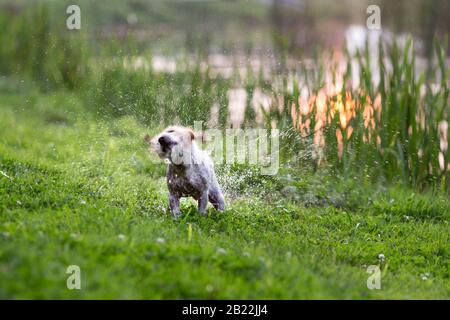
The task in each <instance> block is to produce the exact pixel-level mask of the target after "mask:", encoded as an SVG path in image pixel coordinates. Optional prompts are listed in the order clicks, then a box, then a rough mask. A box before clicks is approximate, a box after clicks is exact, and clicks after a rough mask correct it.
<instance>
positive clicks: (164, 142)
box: [158, 136, 169, 146]
mask: <svg viewBox="0 0 450 320" xmlns="http://www.w3.org/2000/svg"><path fill="white" fill-rule="evenodd" d="M158 142H159V144H160V145H162V146H163V145H167V144H168V143H169V138H168V137H166V136H162V137H160V138H159V139H158Z"/></svg>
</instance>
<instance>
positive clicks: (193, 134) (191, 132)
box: [189, 129, 195, 141]
mask: <svg viewBox="0 0 450 320" xmlns="http://www.w3.org/2000/svg"><path fill="white" fill-rule="evenodd" d="M189 134H190V136H191V141H192V140H194V139H195V133H194V131H192V130H191V129H189Z"/></svg>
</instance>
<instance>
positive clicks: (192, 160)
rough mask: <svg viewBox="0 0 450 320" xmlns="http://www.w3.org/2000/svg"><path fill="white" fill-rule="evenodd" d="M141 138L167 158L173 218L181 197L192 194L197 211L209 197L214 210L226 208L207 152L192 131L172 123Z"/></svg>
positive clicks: (178, 208)
mask: <svg viewBox="0 0 450 320" xmlns="http://www.w3.org/2000/svg"><path fill="white" fill-rule="evenodd" d="M144 140H145V141H146V142H147V143H149V144H150V145H151V146H152V148H153V150H154V151H155V152H156V153H157V154H158V156H159V157H160V158H161V159H165V160H168V163H169V167H168V170H167V186H168V189H169V206H170V211H171V212H172V214H173V216H174V218H175V219H176V218H178V216H179V215H180V198H181V197H193V198H194V199H196V200H197V201H198V211H199V212H200V213H201V214H203V215H204V214H206V206H207V205H208V201H209V202H211V204H212V205H213V206H214V208H215V209H216V210H219V211H223V210H224V209H225V201H224V197H223V194H222V190H221V189H220V186H219V183H218V182H217V179H216V175H215V173H214V165H213V162H212V160H211V159H210V157H209V156H208V154H206V152H204V151H203V150H201V149H200V148H199V147H198V146H197V144H196V142H195V134H194V132H193V131H192V130H191V129H189V128H185V127H179V126H173V127H169V128H167V129H165V130H164V131H163V132H161V133H160V134H158V135H157V136H155V137H153V138H150V136H148V135H146V136H145V138H144Z"/></svg>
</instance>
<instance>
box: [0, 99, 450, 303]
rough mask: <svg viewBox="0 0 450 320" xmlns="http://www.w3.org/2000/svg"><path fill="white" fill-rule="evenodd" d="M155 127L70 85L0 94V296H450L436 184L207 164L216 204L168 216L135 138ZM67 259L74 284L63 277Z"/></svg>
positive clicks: (443, 208) (158, 173)
mask: <svg viewBox="0 0 450 320" xmlns="http://www.w3.org/2000/svg"><path fill="white" fill-rule="evenodd" d="M157 130H158V128H156V127H153V128H152V129H149V128H145V127H143V126H142V125H141V124H139V122H137V121H136V120H135V118H133V117H128V116H125V117H119V118H114V119H109V120H108V119H106V118H103V119H100V118H98V117H96V116H95V115H94V114H93V113H92V112H89V111H87V110H86V109H85V106H84V105H83V103H82V102H81V100H80V99H79V97H78V95H77V94H75V93H71V92H67V91H57V92H54V93H52V94H51V95H42V94H40V93H38V92H34V91H26V92H25V93H22V94H17V93H9V94H6V93H3V94H2V99H1V100H0V171H1V172H0V210H1V214H0V298H68V299H70V298H75V299H78V298H124V299H128V298H151V299H157V298H213V299H215V298H229V299H231V298H263V299H265V298H327V299H328V298H345V299H350V298H362V299H366V298H389V299H392V298H407V299H422V298H439V299H448V298H450V279H449V274H450V265H449V254H450V249H449V245H448V243H449V240H450V239H449V230H450V229H449V225H448V224H449V212H450V204H449V201H448V198H446V197H445V196H439V195H428V194H416V193H414V192H413V191H410V190H409V189H406V188H397V187H392V188H386V187H382V186H379V187H377V186H374V185H372V184H371V182H368V181H364V180H360V179H359V178H358V179H354V178H352V177H350V178H342V177H339V176H335V175H333V174H331V173H329V172H323V173H322V174H320V175H319V174H316V175H311V174H310V173H308V172H299V171H298V170H296V171H293V172H290V171H288V170H287V169H286V170H281V171H280V174H279V175H278V176H276V177H272V178H266V179H263V178H261V177H260V176H258V175H257V174H253V173H252V171H251V170H250V171H249V170H248V168H247V169H246V168H244V169H243V168H231V169H229V168H228V169H227V168H218V170H219V171H220V172H223V174H221V176H220V179H221V181H222V182H223V183H224V184H225V185H226V186H227V187H226V197H227V201H228V208H227V210H226V211H225V212H224V213H216V212H214V210H211V209H210V211H209V214H210V215H209V216H208V217H202V216H200V215H198V214H197V213H196V206H195V204H194V203H193V202H192V201H185V202H183V204H182V213H183V214H182V217H181V218H180V220H179V221H176V222H174V221H173V220H172V219H171V217H170V214H168V213H167V212H166V207H167V192H166V187H165V180H164V173H165V168H164V165H163V164H161V163H158V162H157V161H156V159H155V158H153V157H151V156H149V155H148V154H147V150H146V146H145V144H144V142H143V141H142V136H143V134H144V132H149V133H154V132H156V131H157ZM242 176H244V179H242ZM235 181H241V182H242V181H243V182H242V183H240V184H239V185H238V186H237V184H236V183H235ZM189 224H190V225H191V226H192V236H191V237H190V238H189V235H188V229H189V227H188V225H189ZM379 254H384V256H385V257H386V259H385V261H380V260H379V259H378V255H379ZM69 265H78V266H80V268H81V273H82V284H81V285H82V289H81V290H68V289H67V288H66V279H67V277H68V275H67V274H66V268H67V267H68V266H69ZM369 265H380V267H381V269H382V289H381V290H368V289H367V287H366V281H367V277H368V276H369V274H368V273H366V268H367V266H369ZM425 275H426V276H425ZM423 277H426V279H425V280H424V279H423Z"/></svg>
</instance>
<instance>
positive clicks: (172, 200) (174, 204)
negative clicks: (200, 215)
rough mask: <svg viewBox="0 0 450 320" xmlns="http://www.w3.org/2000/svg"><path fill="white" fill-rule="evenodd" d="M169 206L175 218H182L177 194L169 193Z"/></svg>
mask: <svg viewBox="0 0 450 320" xmlns="http://www.w3.org/2000/svg"><path fill="white" fill-rule="evenodd" d="M169 206H170V212H172V214H173V218H174V219H175V220H176V219H177V218H178V217H179V216H180V197H178V196H177V195H176V194H173V193H169Z"/></svg>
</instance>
